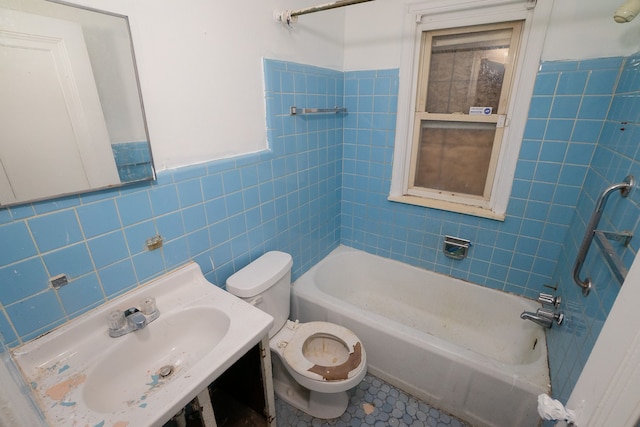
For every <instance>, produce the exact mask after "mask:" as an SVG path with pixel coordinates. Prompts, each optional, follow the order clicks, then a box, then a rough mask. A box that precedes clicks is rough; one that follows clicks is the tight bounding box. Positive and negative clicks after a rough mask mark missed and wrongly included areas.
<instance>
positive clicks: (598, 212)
mask: <svg viewBox="0 0 640 427" xmlns="http://www.w3.org/2000/svg"><path fill="white" fill-rule="evenodd" d="M634 186H635V179H634V178H633V175H629V176H627V177H626V178H625V179H624V181H623V182H621V183H619V184H615V185H612V186H610V187H608V188H607V189H605V190H604V191H603V192H602V194H601V195H600V197H598V200H597V201H596V206H595V209H594V211H593V213H592V214H591V219H590V220H589V223H588V224H587V228H586V230H585V233H584V238H583V239H582V243H581V244H580V249H579V250H578V255H576V262H575V264H574V265H573V280H574V281H575V282H576V284H577V285H578V286H580V287H581V288H582V295H584V296H585V297H586V296H587V295H589V291H590V290H591V286H592V282H591V278H590V277H587V278H586V279H585V280H582V279H580V270H581V269H582V265H583V264H584V260H585V258H586V257H587V252H589V247H590V246H591V242H592V241H593V237H594V235H595V231H596V227H598V223H599V222H600V217H602V211H604V207H605V204H606V203H607V199H608V198H609V195H611V193H613V192H614V191H616V190H620V195H621V196H622V197H627V196H628V195H629V192H630V191H631V189H632V188H633V187H634Z"/></svg>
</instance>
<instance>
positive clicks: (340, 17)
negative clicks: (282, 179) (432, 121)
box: [74, 0, 640, 170]
mask: <svg viewBox="0 0 640 427" xmlns="http://www.w3.org/2000/svg"><path fill="white" fill-rule="evenodd" d="M543 1H552V0H538V2H543ZM74 2H75V3H77V4H83V5H85V6H90V7H94V8H99V9H104V10H109V11H112V12H116V13H120V14H124V15H127V16H129V19H130V23H131V30H132V33H133V38H134V47H135V51H136V56H137V61H138V69H139V72H140V80H141V85H142V94H143V98H144V103H145V108H146V114H147V120H148V125H149V133H150V138H151V144H152V148H153V154H154V159H155V162H156V166H157V168H158V169H159V170H163V169H170V168H175V167H179V166H184V165H189V164H195V163H201V162H205V161H208V160H212V159H216V158H221V157H227V156H231V155H235V154H240V153H249V152H255V151H259V150H262V149H264V148H266V147H267V141H266V129H265V111H264V93H263V83H262V58H263V57H268V58H273V59H282V60H288V61H295V62H302V63H307V64H312V65H318V66H322V67H327V68H332V69H338V70H345V71H350V70H366V69H381V68H396V67H398V66H399V64H400V58H401V53H402V34H401V29H402V24H403V19H404V16H405V8H406V5H407V4H408V3H410V0H376V1H375V2H370V3H363V4H359V5H354V6H350V7H348V8H344V9H337V10H333V11H327V12H321V13H316V14H313V15H306V16H303V17H301V18H300V21H299V22H298V24H296V26H295V28H294V29H293V30H290V29H287V28H285V27H283V26H282V25H280V24H279V23H276V22H275V21H274V20H273V19H272V15H273V11H274V10H281V9H284V8H301V7H307V6H311V5H315V4H319V3H324V2H323V1H317V0H295V1H294V0H260V1H244V2H234V1H229V0H227V1H210V0H191V1H190V2H188V3H184V2H172V1H171V2H170V1H167V0H136V1H130V0H74ZM555 3H556V4H555V9H554V14H553V15H552V21H551V23H550V27H549V32H548V37H547V42H546V45H545V50H544V52H543V60H554V59H584V58H594V57H603V56H618V55H628V54H630V53H635V52H636V51H638V50H640V37H639V36H638V35H639V33H640V19H639V20H637V21H634V22H632V23H629V24H615V23H613V20H612V19H611V15H612V13H613V10H614V9H615V8H617V6H618V4H617V2H611V1H606V2H603V1H602V0H558V1H556V2H555ZM602 3H610V4H608V5H605V4H602Z"/></svg>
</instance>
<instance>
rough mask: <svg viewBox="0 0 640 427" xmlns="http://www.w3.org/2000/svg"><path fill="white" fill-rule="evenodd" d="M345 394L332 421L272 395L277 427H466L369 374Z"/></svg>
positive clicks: (457, 420)
mask: <svg viewBox="0 0 640 427" xmlns="http://www.w3.org/2000/svg"><path fill="white" fill-rule="evenodd" d="M349 393H350V396H351V400H350V402H349V407H348V408H347V411H346V412H345V413H344V414H343V415H342V416H341V417H340V418H336V419H333V420H321V419H318V418H313V417H311V416H310V415H307V414H305V413H304V412H302V411H299V410H297V409H295V408H293V407H291V406H289V405H288V404H286V403H285V402H283V401H281V400H280V399H278V398H276V420H277V423H278V427H308V426H313V427H325V426H336V427H347V426H352V427H358V426H375V427H469V425H468V424H466V423H465V422H463V421H461V420H459V419H457V418H455V417H453V416H451V415H449V414H447V413H444V412H442V411H439V410H438V409H436V408H434V407H432V406H429V405H427V404H426V403H424V402H421V401H419V400H417V399H416V398H414V397H412V396H411V395H408V394H407V393H405V392H403V391H402V390H399V389H397V388H395V387H393V386H392V385H390V384H387V383H386V382H384V381H382V380H380V379H379V378H376V377H374V376H373V375H370V374H367V375H366V376H365V378H364V380H363V381H362V382H361V383H360V384H359V385H358V387H355V388H354V389H352V390H350V391H349Z"/></svg>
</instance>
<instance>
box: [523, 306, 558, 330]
mask: <svg viewBox="0 0 640 427" xmlns="http://www.w3.org/2000/svg"><path fill="white" fill-rule="evenodd" d="M520 318H521V319H525V320H531V321H532V322H534V323H537V324H538V325H540V326H543V327H545V328H551V327H552V326H553V322H555V323H557V324H558V325H559V324H561V323H562V321H563V320H564V314H562V313H561V312H559V311H554V310H550V309H547V308H539V309H538V310H536V312H535V313H531V312H530V311H523V312H522V314H521V315H520Z"/></svg>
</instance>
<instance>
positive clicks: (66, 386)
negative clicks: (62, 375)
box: [45, 374, 87, 400]
mask: <svg viewBox="0 0 640 427" xmlns="http://www.w3.org/2000/svg"><path fill="white" fill-rule="evenodd" d="M86 380H87V376H86V375H85V374H81V375H75V376H73V377H71V378H69V379H68V380H66V381H62V382H60V383H58V384H56V385H54V386H52V387H49V388H48V389H47V391H45V394H46V395H47V396H49V397H50V398H51V399H53V400H62V399H64V396H65V395H66V394H67V393H69V392H70V391H71V390H73V389H74V388H76V387H78V386H79V385H80V384H82V383H84V382H85V381H86Z"/></svg>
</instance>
